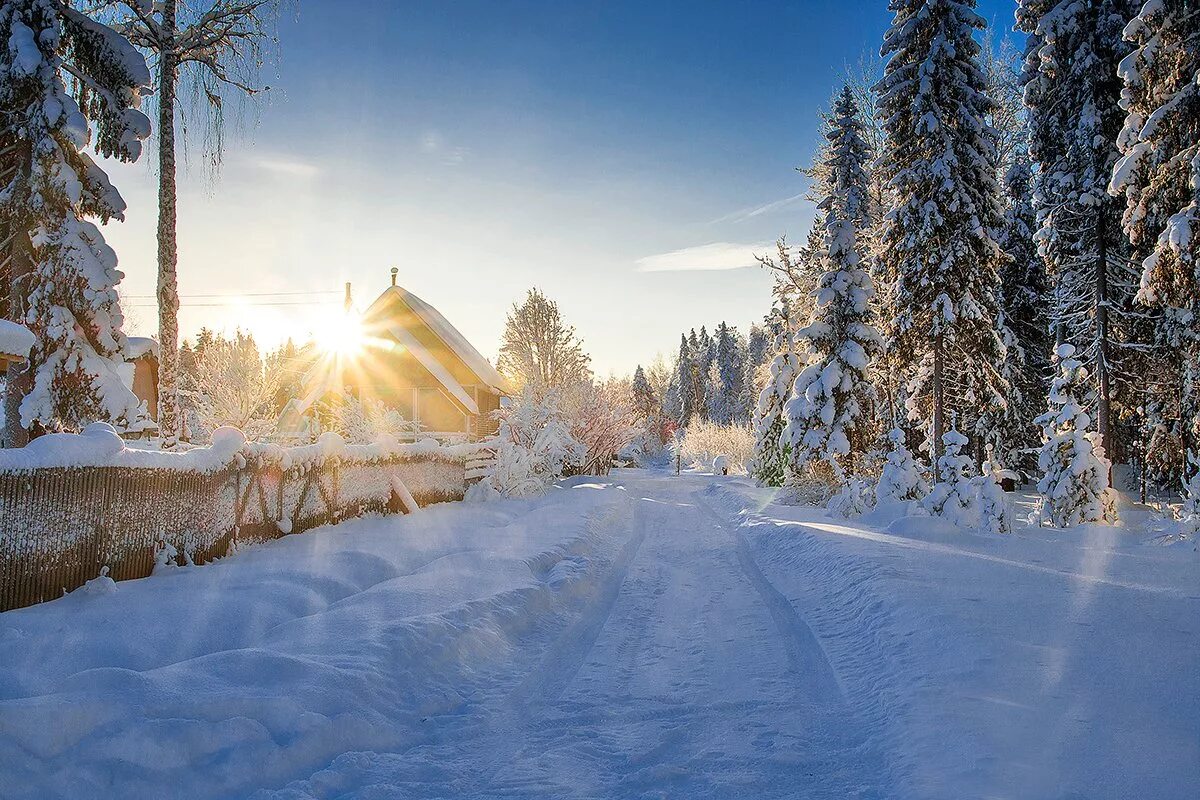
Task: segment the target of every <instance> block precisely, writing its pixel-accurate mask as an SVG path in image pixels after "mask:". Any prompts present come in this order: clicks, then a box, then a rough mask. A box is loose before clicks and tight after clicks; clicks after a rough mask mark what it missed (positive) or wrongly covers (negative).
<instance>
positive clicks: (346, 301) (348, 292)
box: [343, 281, 350, 311]
mask: <svg viewBox="0 0 1200 800" xmlns="http://www.w3.org/2000/svg"><path fill="white" fill-rule="evenodd" d="M343 308H344V309H345V310H346V311H349V310H350V282H349V281H346V300H345V301H344V304H343Z"/></svg>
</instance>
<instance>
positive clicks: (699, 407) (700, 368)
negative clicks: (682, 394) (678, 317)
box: [688, 325, 716, 421]
mask: <svg viewBox="0 0 1200 800" xmlns="http://www.w3.org/2000/svg"><path fill="white" fill-rule="evenodd" d="M688 345H689V346H690V347H691V348H692V403H693V408H694V410H695V415H696V416H697V417H699V418H700V419H702V420H705V421H707V420H708V418H709V411H708V395H709V385H710V383H711V380H710V377H711V375H712V366H713V362H714V361H715V360H716V347H715V346H714V343H713V339H712V337H711V336H709V335H708V331H707V330H706V329H705V327H704V326H703V325H701V326H700V333H699V334H698V335H697V334H696V332H695V331H692V336H691V338H689V339H688Z"/></svg>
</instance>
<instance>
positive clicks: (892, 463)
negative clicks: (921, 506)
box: [875, 428, 929, 503]
mask: <svg viewBox="0 0 1200 800" xmlns="http://www.w3.org/2000/svg"><path fill="white" fill-rule="evenodd" d="M887 438H888V441H890V442H891V443H892V449H891V452H889V453H888V454H887V458H886V460H885V461H884V463H883V471H882V472H881V473H880V475H879V483H877V484H875V500H876V502H879V503H885V502H897V501H905V500H920V499H921V498H922V497H924V496H925V495H926V493H928V492H929V484H927V483H926V482H925V477H924V476H923V475H922V474H921V468H920V467H919V466H917V462H916V461H914V460H913V457H912V453H910V452H909V450H908V447H907V446H906V445H905V442H904V438H905V437H904V431H902V430H900V429H899V428H892V429H891V430H890V431H888V436H887Z"/></svg>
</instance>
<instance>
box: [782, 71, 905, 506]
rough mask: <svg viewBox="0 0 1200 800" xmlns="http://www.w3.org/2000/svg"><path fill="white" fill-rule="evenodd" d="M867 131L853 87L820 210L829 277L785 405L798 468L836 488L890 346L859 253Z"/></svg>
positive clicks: (838, 124) (862, 431)
mask: <svg viewBox="0 0 1200 800" xmlns="http://www.w3.org/2000/svg"><path fill="white" fill-rule="evenodd" d="M861 130H862V123H861V121H860V120H859V118H858V106H857V104H856V103H855V101H854V96H853V94H852V93H851V92H850V90H849V89H846V90H845V91H844V92H843V93H842V96H841V98H840V99H839V101H838V105H837V108H836V109H835V119H834V123H833V125H832V126H831V128H830V131H829V133H828V139H829V165H828V166H829V173H830V177H829V180H830V191H831V193H830V195H829V196H828V197H827V198H825V199H824V200H823V201H822V203H821V206H820V207H821V210H822V211H823V212H824V213H825V220H826V229H825V243H826V244H825V247H826V250H825V265H826V272H825V274H824V275H823V276H822V277H821V282H820V285H819V287H818V289H817V292H816V306H815V309H814V310H813V315H812V318H811V321H810V322H809V324H808V325H807V326H806V327H804V328H802V329H801V330H800V331H799V332H798V337H799V338H800V339H802V340H803V341H804V342H805V345H806V348H807V350H808V354H809V357H808V364H807V366H806V367H805V368H804V370H803V371H802V372H801V373H800V375H799V376H797V378H796V384H795V387H794V389H793V391H792V397H791V398H790V399H789V400H788V402H787V405H786V407H785V414H786V416H787V424H786V426H785V428H784V433H783V441H784V442H785V443H787V444H788V445H790V446H791V448H792V462H793V467H794V471H795V472H797V473H800V472H802V471H809V472H814V473H816V474H818V475H820V476H822V477H826V478H828V479H830V482H831V483H833V482H836V483H840V482H842V481H843V480H844V477H845V472H844V465H843V464H842V460H843V459H844V458H846V457H847V456H849V455H850V454H851V453H852V452H856V451H861V449H863V445H864V444H865V441H864V440H865V438H866V435H867V418H866V416H865V412H866V411H867V410H868V409H867V408H866V406H867V405H868V404H869V403H870V402H871V401H872V399H873V396H874V392H873V388H872V386H871V383H870V381H869V380H868V377H867V370H868V367H869V364H870V360H871V358H872V356H874V355H876V354H877V353H878V352H879V351H880V350H881V349H882V341H881V339H880V336H879V333H878V332H877V331H876V330H875V329H874V328H873V327H872V325H871V322H872V319H871V308H870V302H871V297H872V295H873V294H874V289H873V288H872V286H871V278H870V276H869V275H867V272H866V270H864V269H863V268H862V266H861V264H860V262H859V259H860V256H859V252H858V240H857V232H858V229H857V225H858V220H861V219H862V207H863V206H864V204H866V202H867V191H868V181H867V176H866V171H865V169H864V164H865V163H866V160H867V158H868V154H867V149H866V144H865V143H864V142H863V140H862V134H861Z"/></svg>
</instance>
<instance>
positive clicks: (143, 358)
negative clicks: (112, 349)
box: [125, 336, 158, 422]
mask: <svg viewBox="0 0 1200 800" xmlns="http://www.w3.org/2000/svg"><path fill="white" fill-rule="evenodd" d="M125 363H126V364H129V365H132V367H133V373H132V374H131V375H129V376H128V377H127V383H128V384H129V388H130V389H132V390H133V393H134V394H135V395H137V399H138V400H141V401H142V402H143V403H145V404H146V409H147V411H149V413H150V419H152V420H154V421H155V422H158V342H156V341H154V340H153V339H150V338H147V337H144V336H130V337H128V346H127V347H126V348H125Z"/></svg>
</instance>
